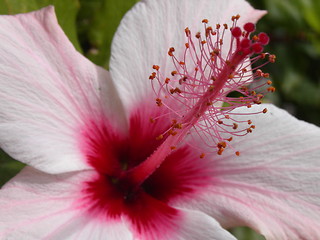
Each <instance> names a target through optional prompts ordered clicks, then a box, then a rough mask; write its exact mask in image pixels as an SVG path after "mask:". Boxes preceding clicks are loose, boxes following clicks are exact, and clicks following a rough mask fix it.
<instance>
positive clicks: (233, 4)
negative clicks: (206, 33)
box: [110, 0, 266, 109]
mask: <svg viewBox="0 0 320 240" xmlns="http://www.w3.org/2000/svg"><path fill="white" fill-rule="evenodd" d="M265 13H266V12H265V11H258V10H255V9H253V8H252V7H251V6H250V5H249V4H248V3H247V2H245V1H243V0H200V1H199V0H188V1H181V0H162V1H157V0H145V1H141V2H139V3H137V4H136V5H135V6H134V8H133V9H132V10H131V11H129V12H128V13H127V15H125V17H124V18H123V20H122V22H121V24H120V27H119V29H118V30H117V32H116V34H115V37H114V39H113V43H112V56H111V61H110V72H111V75H112V77H113V79H116V81H115V84H116V87H117V88H118V89H119V94H120V96H121V99H122V100H123V101H124V102H125V106H126V107H127V108H129V109H130V108H131V107H132V106H133V105H134V104H136V103H137V102H138V101H139V100H141V98H142V97H144V96H145V95H146V94H147V93H148V92H149V91H150V90H151V88H150V80H149V79H148V78H149V76H150V73H151V72H153V69H152V66H153V64H157V65H160V67H161V72H163V73H165V74H169V73H171V71H172V70H174V69H175V68H174V67H173V64H172V60H171V58H170V57H169V56H168V55H167V52H168V49H169V48H170V47H175V49H176V52H175V54H177V55H178V56H179V55H182V54H183V51H184V49H185V48H184V44H185V41H186V39H185V32H184V29H185V28H186V27H189V28H190V30H191V31H192V32H193V33H196V32H198V31H202V30H203V24H202V23H201V21H202V20H203V19H204V18H207V19H209V23H210V24H212V25H215V24H216V23H221V24H223V23H228V24H229V25H230V23H231V17H232V16H233V15H236V14H240V15H241V18H240V21H239V25H240V26H241V25H242V24H243V23H245V22H248V21H250V22H256V21H257V20H258V19H259V18H260V17H261V16H263V15H264V14H265ZM226 35H227V34H226ZM224 42H225V45H228V42H230V38H228V37H226V38H225V39H224ZM229 45H230V44H229Z"/></svg>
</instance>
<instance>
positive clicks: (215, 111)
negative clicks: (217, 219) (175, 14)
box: [83, 16, 275, 239]
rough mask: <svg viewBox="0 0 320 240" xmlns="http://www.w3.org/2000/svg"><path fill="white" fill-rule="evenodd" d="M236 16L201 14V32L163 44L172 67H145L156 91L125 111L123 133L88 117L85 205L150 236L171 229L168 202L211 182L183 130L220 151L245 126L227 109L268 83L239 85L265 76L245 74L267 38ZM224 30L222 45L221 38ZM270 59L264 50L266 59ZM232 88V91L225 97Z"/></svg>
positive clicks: (253, 97)
mask: <svg viewBox="0 0 320 240" xmlns="http://www.w3.org/2000/svg"><path fill="white" fill-rule="evenodd" d="M238 19H239V16H234V17H233V18H232V20H233V26H232V27H231V29H229V28H228V26H227V25H226V24H225V25H223V27H221V26H220V25H219V24H218V25H216V29H215V30H213V28H212V27H209V26H207V23H208V20H206V19H205V20H203V23H204V36H202V34H201V33H197V34H195V36H192V34H191V31H190V30H189V29H188V28H186V29H185V34H186V38H187V41H186V43H185V45H184V51H180V53H179V54H178V56H176V55H175V53H176V50H175V49H174V48H173V47H172V48H170V49H169V51H168V55H169V56H170V57H171V59H172V62H173V66H174V69H173V71H172V72H171V77H170V78H169V77H164V74H165V73H162V72H161V71H160V67H159V66H158V65H154V66H153V69H154V70H155V71H156V72H153V73H152V74H151V75H150V77H149V78H150V80H151V81H152V86H153V90H154V91H155V93H156V95H157V97H156V104H150V103H141V104H140V105H137V106H138V107H137V109H135V110H134V111H133V112H132V113H131V118H130V130H129V133H122V132H121V131H118V130H117V129H115V128H114V126H113V125H112V124H111V123H109V122H108V119H104V118H102V119H101V121H99V122H94V121H91V122H88V124H87V125H86V128H85V130H84V137H83V139H84V142H83V149H84V152H85V155H86V157H87V160H88V162H89V164H90V165H91V166H92V167H93V168H94V169H95V170H96V172H97V176H96V178H95V179H93V180H91V181H89V182H87V183H86V186H85V193H86V196H87V198H86V200H88V201H89V203H88V204H89V205H90V206H91V211H92V212H95V214H98V215H99V216H103V219H104V220H110V219H120V218H121V217H123V216H125V217H126V218H128V219H129V220H130V221H131V223H132V226H133V228H134V229H135V230H136V232H137V234H142V232H143V233H144V235H145V236H146V232H148V233H150V234H151V235H148V234H147V235H148V236H149V238H150V239H152V238H153V237H152V236H154V235H152V234H154V232H155V231H161V229H162V227H163V228H165V229H166V230H170V229H171V230H172V229H173V228H175V227H177V226H176V225H175V224H173V223H174V222H176V221H178V219H179V218H180V216H179V212H178V211H177V210H176V209H174V208H172V207H171V206H170V202H172V201H174V200H175V199H177V198H186V197H188V196H190V194H194V193H195V192H196V191H199V190H201V189H203V188H205V187H206V186H207V184H208V183H209V182H210V181H211V183H210V184H212V181H214V180H213V179H214V178H213V176H210V172H208V170H207V169H210V168H208V167H207V164H208V162H207V159H205V158H204V156H205V153H204V152H202V153H201V152H199V151H198V150H195V149H193V148H192V147H190V146H189V145H186V144H187V143H188V140H187V139H188V137H187V136H188V135H194V133H196V134H198V135H199V136H201V135H202V134H203V132H205V135H206V139H208V138H209V139H210V141H209V142H210V143H209V144H207V143H204V144H203V145H206V144H207V147H208V149H209V151H208V153H210V152H211V153H212V152H216V153H218V154H219V155H220V154H222V152H223V150H224V149H225V148H226V147H227V146H229V145H230V144H229V143H228V142H231V140H232V137H233V136H241V135H245V134H248V133H250V132H252V130H253V129H254V125H252V121H251V120H250V119H248V121H245V122H239V121H237V120H235V118H233V115H234V114H235V113H233V112H232V110H234V109H235V108H237V107H239V106H247V107H248V108H250V107H251V104H260V103H261V99H262V97H263V93H257V92H256V90H257V89H258V88H259V87H261V86H264V85H270V84H271V81H267V82H265V83H262V84H260V85H259V86H254V87H247V85H248V84H249V83H251V82H252V81H253V80H255V79H256V78H261V77H267V74H265V73H263V72H262V71H261V70H259V69H258V68H254V69H253V70H254V71H255V73H254V74H252V73H251V71H250V66H251V64H252V62H256V61H258V60H260V59H264V58H265V57H266V56H267V54H265V53H262V51H263V46H264V45H266V44H267V43H268V41H269V38H268V36H267V35H266V34H265V33H260V34H258V35H254V36H251V33H252V32H253V31H254V30H255V25H254V24H252V23H247V24H245V25H244V26H243V29H241V28H240V27H238V26H236V22H237V20H238ZM227 31H228V32H227ZM227 33H229V37H230V39H229V41H230V45H229V46H225V45H224V37H225V36H226V35H227ZM254 54H258V55H257V56H253V55H254ZM180 58H181V59H180ZM274 59H275V57H274V56H273V55H269V62H274ZM262 65H264V64H262ZM260 66H261V65H260ZM156 84H157V86H156ZM267 91H271V92H272V91H274V88H273V87H269V88H268V89H267ZM234 92H236V93H237V94H238V95H240V97H233V96H229V94H230V93H234ZM221 103H225V105H222V104H221ZM261 112H263V113H265V112H266V110H263V111H261ZM253 114H257V113H253ZM226 120H227V121H228V123H226V122H225V121H226ZM228 134H229V136H227V135H228ZM202 148H203V147H202ZM212 149H214V150H213V151H212ZM239 154H240V153H239V152H236V155H239ZM155 224H156V225H157V228H155V226H156V225H155ZM146 239H148V238H146Z"/></svg>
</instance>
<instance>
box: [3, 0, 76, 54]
mask: <svg viewBox="0 0 320 240" xmlns="http://www.w3.org/2000/svg"><path fill="white" fill-rule="evenodd" d="M49 5H53V6H54V7H55V11H56V14H57V17H58V21H59V24H60V26H61V27H62V29H63V30H64V32H65V33H66V35H67V36H68V38H69V39H70V41H71V42H72V43H73V45H74V46H75V48H76V49H77V50H78V51H81V48H80V45H79V42H78V37H77V31H76V18H77V13H78V10H79V7H80V5H79V1H78V0H68V1H61V0H0V14H17V13H25V12H31V11H35V10H38V9H40V8H43V7H46V6H49Z"/></svg>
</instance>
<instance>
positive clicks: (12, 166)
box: [0, 149, 24, 187]
mask: <svg viewBox="0 0 320 240" xmlns="http://www.w3.org/2000/svg"><path fill="white" fill-rule="evenodd" d="M23 167H24V164H23V163H20V162H18V161H14V160H12V159H11V158H10V157H9V156H8V155H7V154H6V153H5V152H3V151H2V150H1V149H0V187H1V186H2V185H3V184H4V183H5V182H7V181H8V180H9V179H10V178H12V177H14V176H15V175H16V174H17V173H18V172H19V171H20V170H21V169H22V168H23Z"/></svg>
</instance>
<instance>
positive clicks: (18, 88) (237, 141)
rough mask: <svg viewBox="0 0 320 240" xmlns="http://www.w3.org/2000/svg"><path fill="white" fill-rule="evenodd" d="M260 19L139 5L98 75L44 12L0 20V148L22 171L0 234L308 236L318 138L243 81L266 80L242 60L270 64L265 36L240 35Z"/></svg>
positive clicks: (225, 1)
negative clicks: (244, 229) (242, 229)
mask: <svg viewBox="0 0 320 240" xmlns="http://www.w3.org/2000/svg"><path fill="white" fill-rule="evenodd" d="M238 14H239V15H238ZM264 14H265V12H264V11H259V10H255V9H253V8H252V7H251V6H250V5H249V4H248V3H246V2H245V1H242V0H215V1H214V0H201V1H196V0H190V1H180V0H163V1H156V0H145V1H141V2H139V3H137V4H136V5H135V6H134V7H133V9H132V10H130V11H129V12H128V13H127V15H126V16H125V17H124V18H123V20H122V22H121V24H120V27H119V29H118V30H117V33H116V34H115V37H114V40H113V45H112V56H111V60H110V71H109V72H108V71H106V70H104V69H102V68H100V67H98V66H95V65H94V64H92V63H91V62H90V61H88V60H87V59H85V58H84V57H83V56H82V55H81V54H79V53H78V52H77V51H76V50H75V49H74V48H73V46H72V44H71V43H70V42H69V41H68V39H67V37H66V36H65V34H64V33H63V31H62V30H61V28H60V27H59V25H58V23H57V20H56V17H55V14H54V9H53V7H47V8H44V9H42V10H39V11H36V12H32V13H28V14H20V15H15V16H1V17H0V26H1V28H0V52H1V59H0V84H1V91H0V100H1V101H0V143H1V148H3V149H4V150H5V151H6V152H7V153H8V154H10V155H11V156H12V157H13V158H15V159H17V160H19V161H21V162H24V163H26V164H27V165H28V166H27V167H25V168H24V169H23V170H22V171H21V172H20V173H19V174H18V175H17V176H16V177H14V178H13V179H12V180H11V181H9V182H8V183H7V184H6V185H5V186H4V187H3V188H2V189H1V190H0V211H1V214H0V237H1V239H108V240H109V239H110V240H113V239H119V240H120V239H121V240H126V239H128V240H129V239H142V240H150V239H160V240H166V239H167V240H169V239H170V240H171V239H177V240H179V239H199V240H200V239H201V240H202V239H223V240H225V239H235V238H234V237H233V236H232V235H231V234H230V233H229V232H228V231H226V230H225V229H226V228H230V227H234V226H248V227H251V228H253V229H255V230H256V231H257V232H259V233H261V234H263V235H264V236H265V237H266V238H267V239H320V230H319V229H320V194H319V184H318V180H319V170H320V162H319V155H320V144H319V143H320V130H319V128H318V127H316V126H314V125H311V124H308V123H306V122H302V121H299V120H297V119H295V118H294V117H292V116H290V115H289V114H288V113H287V112H285V111H283V110H281V109H278V108H277V107H275V106H273V105H266V104H260V100H261V98H262V97H263V94H260V95H259V93H256V92H255V90H256V88H257V87H252V88H250V89H249V88H247V87H246V86H245V85H247V84H248V83H249V82H251V81H252V80H253V79H254V78H255V77H256V76H262V77H267V74H264V73H263V72H262V71H261V70H257V71H255V73H254V75H253V74H252V73H251V70H250V61H256V60H261V59H262V58H265V57H266V59H268V57H269V60H266V61H271V62H272V61H273V60H274V57H273V56H272V55H268V54H267V55H266V54H261V51H262V50H263V46H264V45H265V44H267V42H268V37H267V35H266V34H263V33H262V34H259V35H257V36H251V35H252V34H251V33H252V32H253V31H254V27H255V25H254V24H253V23H255V22H256V21H257V20H258V19H259V18H260V17H261V16H263V15H264ZM239 16H240V18H239ZM207 19H208V20H207ZM252 22H253V23H252ZM209 23H212V24H216V23H220V24H224V23H226V24H228V26H227V25H215V26H214V28H210V27H209ZM230 26H231V27H232V30H231V31H230V30H229V28H230ZM237 26H240V27H237ZM186 27H187V28H186ZM202 29H204V32H203V31H202V33H200V34H198V33H196V32H197V31H201V30H202ZM183 31H185V32H183ZM193 31H194V32H193ZM194 33H196V34H195V36H194ZM197 41H198V42H197ZM168 49H169V51H168ZM167 53H168V54H167ZM253 53H257V54H258V55H257V56H258V57H254V56H253V55H252V54H253ZM208 54H209V55H208ZM168 55H169V56H168ZM250 56H252V58H251V60H249V59H248V57H250ZM190 66H192V67H191V68H190ZM253 70H255V69H253ZM150 72H151V75H150ZM166 74H169V75H170V76H172V77H170V78H171V79H170V78H166V77H165V76H166ZM181 75H183V77H182V78H180V77H181ZM208 76H210V78H208ZM269 83H270V82H269V81H267V84H269ZM262 85H263V86H264V84H262ZM233 90H235V91H238V93H239V94H241V95H242V97H241V98H237V99H236V98H234V97H231V96H227V95H226V94H228V93H230V92H231V91H233ZM273 90H274V89H273V88H272V87H268V88H267V91H271V92H272V91H273ZM212 94H214V95H212ZM212 96H214V98H213V97H212ZM221 102H224V105H221ZM254 103H256V104H257V105H252V104H254ZM205 106H206V107H205ZM266 109H268V112H267V113H266V111H267V110H266ZM263 113H266V114H263ZM253 123H254V125H253ZM244 126H246V127H244ZM252 131H253V132H252ZM251 132H252V133H251ZM212 149H213V150H212Z"/></svg>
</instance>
